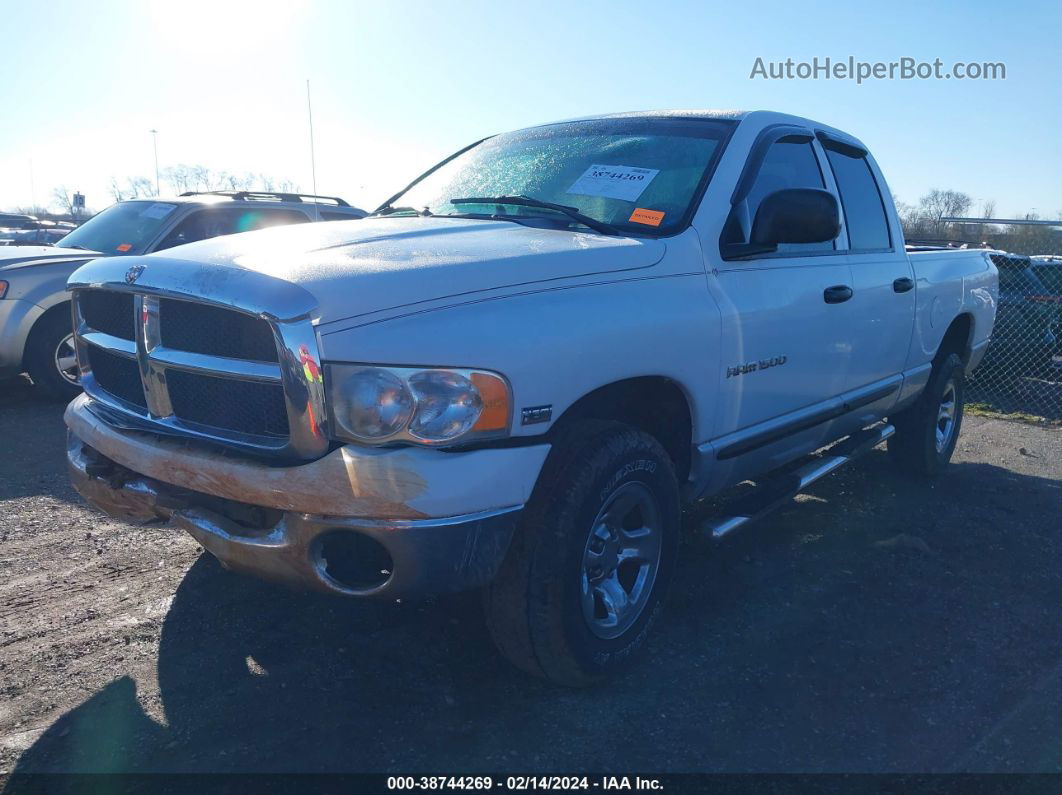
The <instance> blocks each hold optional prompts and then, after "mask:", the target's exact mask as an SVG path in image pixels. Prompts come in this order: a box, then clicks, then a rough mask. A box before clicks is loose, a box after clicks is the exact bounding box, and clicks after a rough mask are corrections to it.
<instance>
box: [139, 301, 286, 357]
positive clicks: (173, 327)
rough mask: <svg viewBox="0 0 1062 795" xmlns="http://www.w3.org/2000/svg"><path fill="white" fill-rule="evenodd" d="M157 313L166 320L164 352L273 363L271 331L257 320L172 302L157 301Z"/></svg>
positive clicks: (203, 306)
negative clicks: (178, 351)
mask: <svg viewBox="0 0 1062 795" xmlns="http://www.w3.org/2000/svg"><path fill="white" fill-rule="evenodd" d="M159 313H160V314H161V315H163V316H164V317H165V318H166V322H165V323H163V324H162V329H161V333H162V340H161V342H162V344H163V345H165V346H166V347H167V348H173V349H175V350H181V351H189V352H190V353H206V354H212V355H214V356H228V357H230V358H232V359H250V360H251V361H256V362H275V361H277V344H276V342H275V341H274V339H273V330H272V329H271V328H270V327H269V323H268V322H266V321H265V320H262V319H261V318H260V317H251V316H250V315H245V314H242V313H240V312H233V311H232V310H231V309H224V308H222V307H217V306H210V305H209V304H197V303H194V302H192V301H179V300H176V299H173V298H160V299H159Z"/></svg>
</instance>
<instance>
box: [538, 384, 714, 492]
mask: <svg viewBox="0 0 1062 795" xmlns="http://www.w3.org/2000/svg"><path fill="white" fill-rule="evenodd" d="M586 419H597V420H614V421H616V422H622V423H625V424H627V425H631V426H633V427H635V428H638V429H639V430H641V431H644V432H645V433H648V434H649V435H650V436H652V437H654V438H655V439H656V440H657V441H658V442H660V444H661V445H662V446H663V447H664V449H665V450H666V451H667V453H668V455H669V456H670V457H671V460H672V462H673V463H674V465H675V472H676V474H677V475H678V478H679V482H680V483H681V482H682V481H683V480H685V479H686V478H687V477H688V476H689V472H690V466H691V460H692V445H693V408H692V405H691V402H690V398H689V395H688V394H687V392H686V390H685V389H684V388H683V387H682V386H681V385H680V384H679V382H677V381H675V380H674V379H673V378H669V377H667V376H662V375H649V376H637V377H632V378H625V379H623V380H620V381H613V382H612V383H609V384H605V385H604V386H600V387H597V388H596V389H594V390H592V391H590V392H588V393H586V394H585V395H583V396H582V397H580V398H579V399H578V400H576V401H575V402H574V403H572V404H571V405H570V406H569V407H568V408H567V409H565V410H564V413H563V414H561V416H560V417H558V418H557V420H556V421H555V422H554V424H553V428H552V429H551V431H555V430H559V429H563V428H566V427H569V426H570V425H571V424H572V423H575V422H578V421H579V420H586Z"/></svg>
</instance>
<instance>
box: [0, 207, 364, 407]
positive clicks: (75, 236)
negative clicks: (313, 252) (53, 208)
mask: <svg viewBox="0 0 1062 795" xmlns="http://www.w3.org/2000/svg"><path fill="white" fill-rule="evenodd" d="M364 215H365V211H364V210H359V209H358V208H356V207H351V206H350V205H349V204H347V202H345V201H343V200H342V199H338V198H334V197H326V196H304V195H296V194H292V193H262V192H258V193H254V192H248V191H214V192H211V193H186V194H183V195H182V196H181V197H179V198H177V199H167V200H165V201H160V200H155V199H145V200H133V201H124V202H119V203H118V204H115V205H112V206H111V207H108V208H107V209H106V210H104V211H103V212H101V213H99V214H97V215H96V216H94V217H92V218H90V219H89V220H88V221H86V222H85V223H84V224H82V225H81V226H79V227H78V228H77V229H74V230H69V229H64V230H62V231H63V232H69V234H66V236H65V237H63V238H62V245H61V246H56V247H51V248H44V247H43V246H44V245H50V243H48V244H45V243H43V241H41V244H40V245H37V246H34V245H33V244H32V243H29V242H28V241H27V242H23V241H18V244H17V245H18V247H17V248H15V247H8V248H4V249H0V299H2V300H0V376H5V375H11V374H12V373H18V372H20V371H23V370H26V371H28V372H29V374H30V376H31V377H32V378H33V381H34V383H35V384H37V385H39V386H40V387H41V388H43V389H44V390H46V391H47V392H49V393H51V394H53V395H55V396H57V397H64V398H66V399H70V398H72V397H73V396H74V395H76V394H77V393H78V392H79V391H80V386H79V379H78V373H77V362H76V359H75V355H74V346H73V333H72V330H71V322H70V296H69V295H68V294H67V293H66V280H67V277H68V276H69V275H70V274H71V273H73V271H74V270H75V269H76V268H77V267H78V266H79V265H82V264H84V263H85V261H86V260H89V259H92V258H95V257H111V256H130V255H136V254H147V253H149V252H152V251H162V250H164V249H170V248H173V247H174V246H179V245H182V244H184V243H189V242H192V241H195V240H203V239H205V238H210V237H216V236H219V235H229V234H233V233H235V232H246V231H250V230H254V229H262V228H265V227H270V226H277V225H285V224H297V223H306V222H308V221H330V220H340V219H345V220H350V219H353V218H362V217H364ZM5 293H6V296H5Z"/></svg>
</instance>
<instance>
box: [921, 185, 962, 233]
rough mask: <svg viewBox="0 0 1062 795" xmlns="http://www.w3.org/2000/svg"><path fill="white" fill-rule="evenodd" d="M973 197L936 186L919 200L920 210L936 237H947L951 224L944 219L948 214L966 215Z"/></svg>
mask: <svg viewBox="0 0 1062 795" xmlns="http://www.w3.org/2000/svg"><path fill="white" fill-rule="evenodd" d="M972 204H973V199H971V198H970V196H969V195H968V194H966V193H963V192H961V191H957V190H939V189H937V188H934V189H933V190H931V191H930V192H929V193H927V194H926V195H925V196H922V197H921V198H920V199H919V200H918V210H919V212H920V213H921V215H922V216H923V221H924V222H925V223H926V224H928V226H929V228H930V229H931V230H932V232H933V235H934V236H936V237H946V236H947V234H948V230H949V225H948V224H947V223H946V222H945V221H942V220H941V219H942V218H945V217H947V216H956V215H966V212H967V211H968V210H969V209H970V206H971V205H972Z"/></svg>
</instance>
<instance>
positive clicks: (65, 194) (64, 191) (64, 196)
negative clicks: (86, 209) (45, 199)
mask: <svg viewBox="0 0 1062 795" xmlns="http://www.w3.org/2000/svg"><path fill="white" fill-rule="evenodd" d="M52 201H53V202H54V203H55V204H57V205H59V209H61V210H62V211H63V212H64V213H66V214H67V215H69V216H70V217H73V216H74V215H75V212H74V195H73V194H72V193H71V192H70V190H69V189H68V188H67V187H66V186H65V185H60V186H59V187H58V188H54V189H53V190H52Z"/></svg>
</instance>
